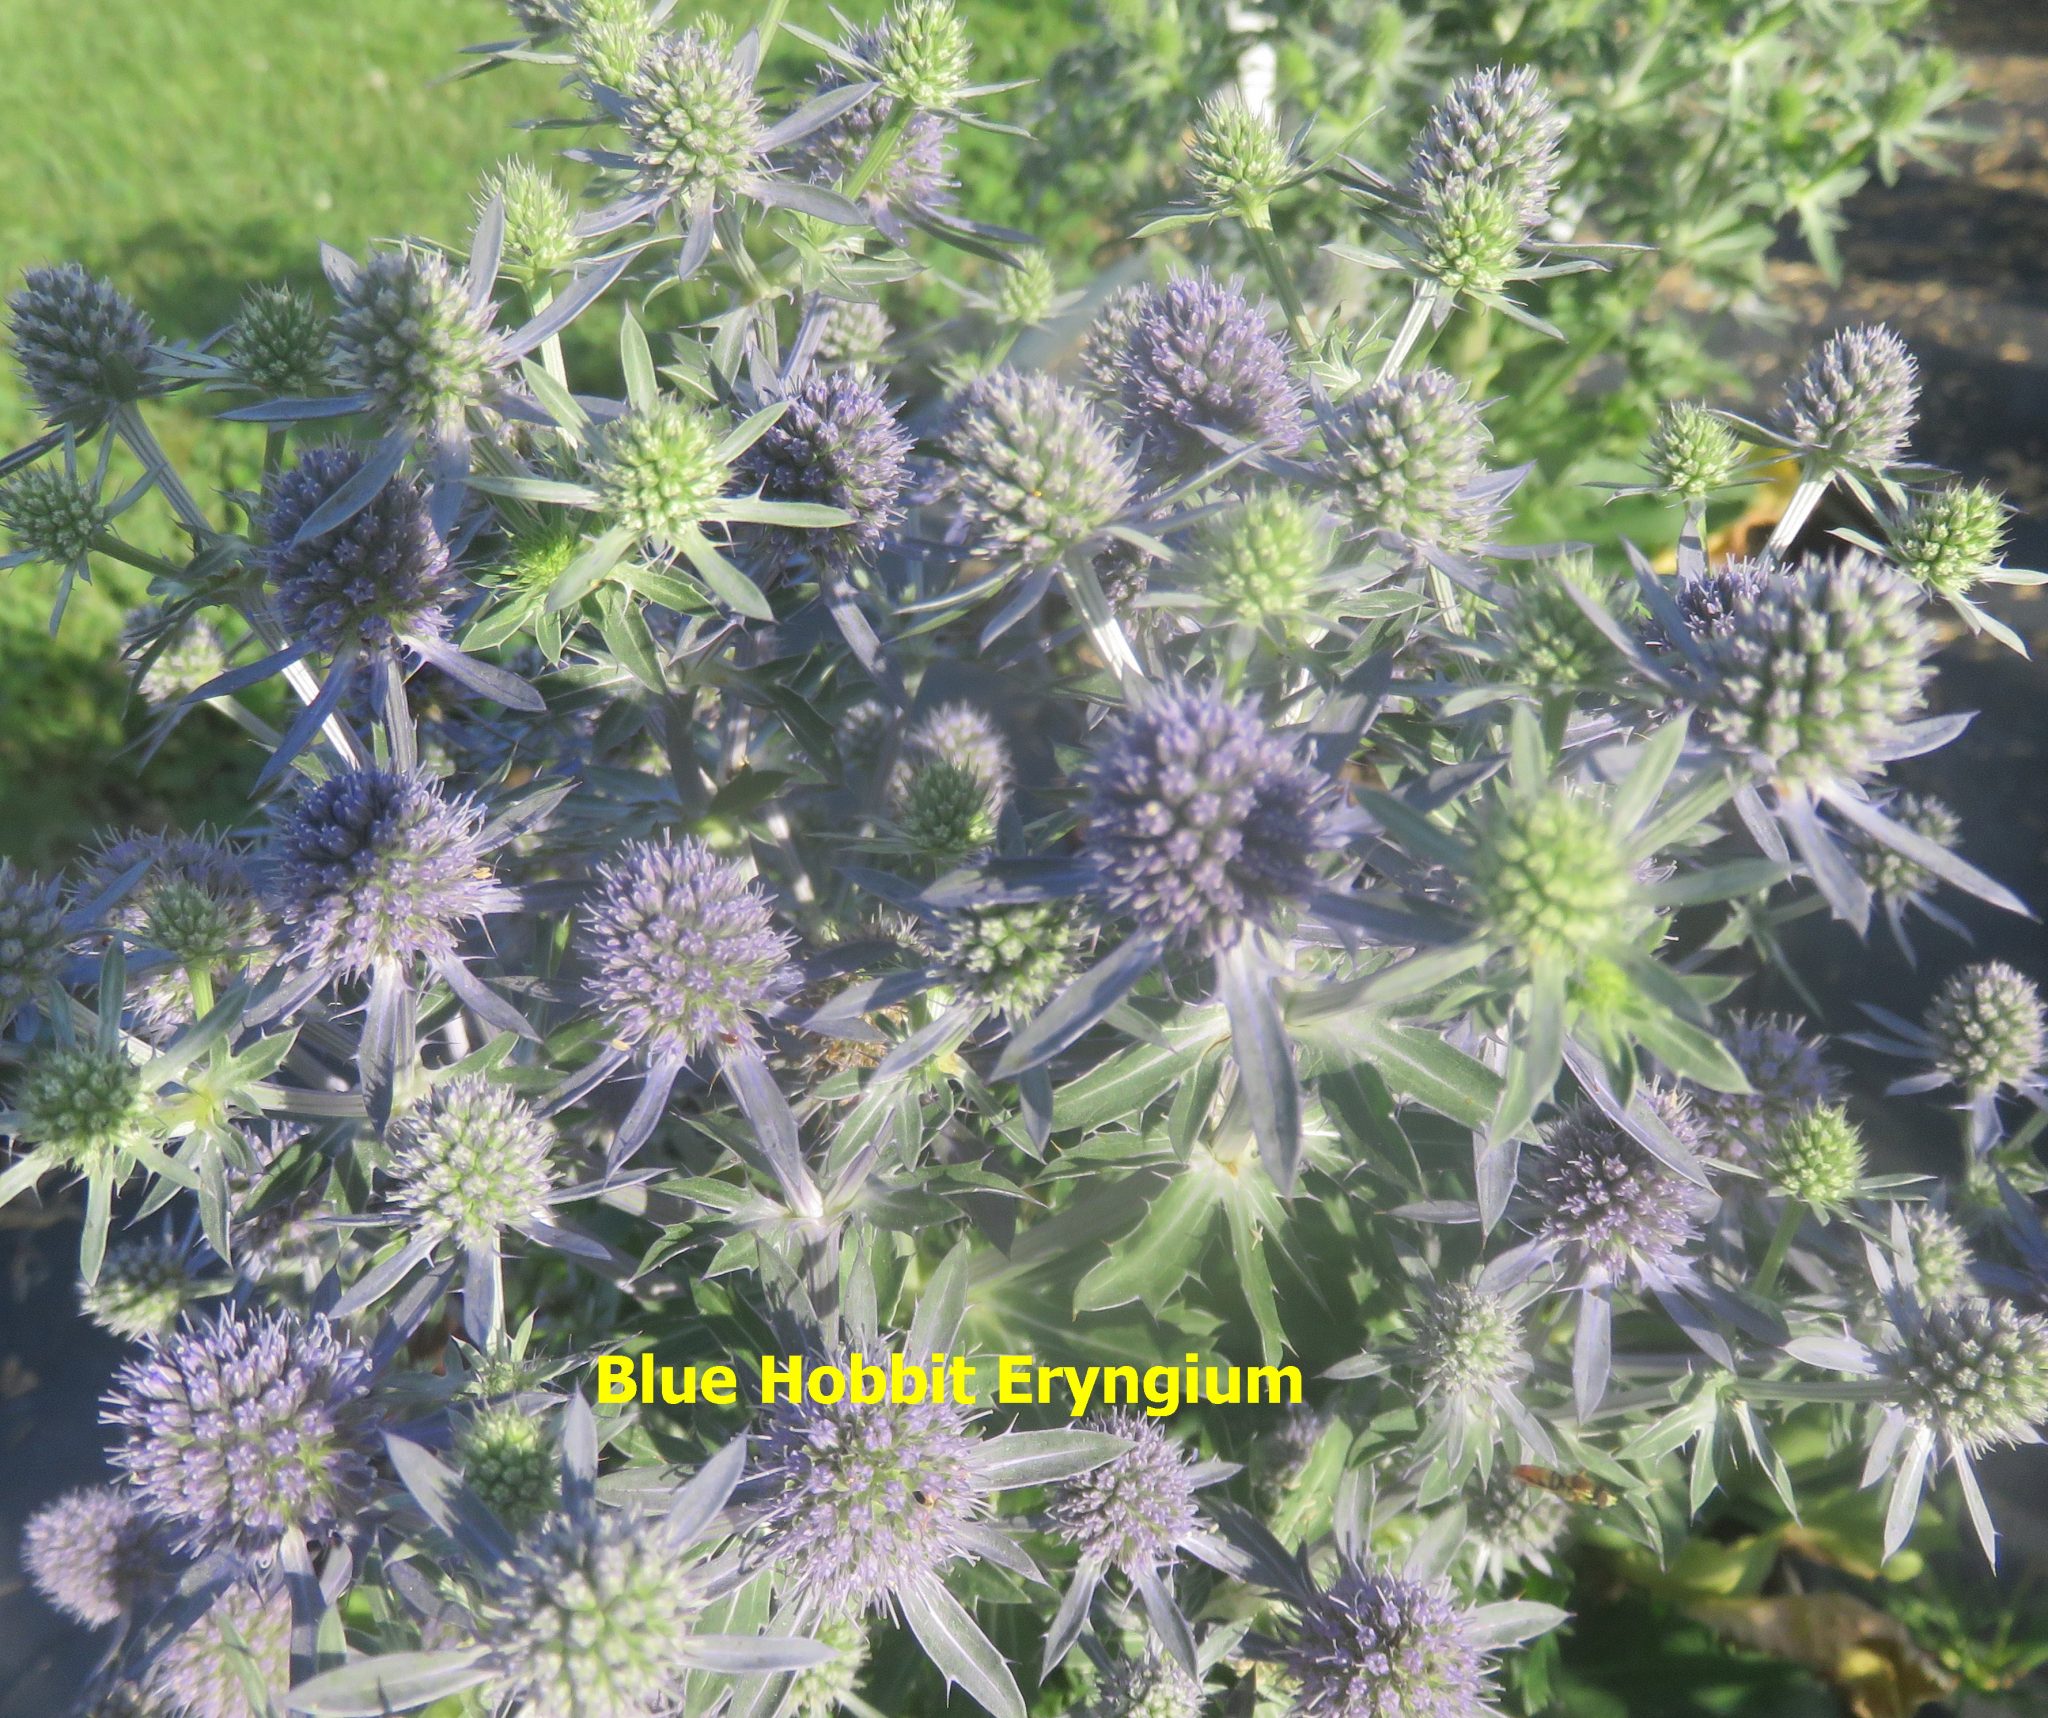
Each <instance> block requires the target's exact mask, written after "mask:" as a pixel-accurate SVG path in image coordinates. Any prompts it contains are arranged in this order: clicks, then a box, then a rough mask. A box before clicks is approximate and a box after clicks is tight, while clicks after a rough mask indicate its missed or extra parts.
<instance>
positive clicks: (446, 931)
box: [276, 769, 513, 972]
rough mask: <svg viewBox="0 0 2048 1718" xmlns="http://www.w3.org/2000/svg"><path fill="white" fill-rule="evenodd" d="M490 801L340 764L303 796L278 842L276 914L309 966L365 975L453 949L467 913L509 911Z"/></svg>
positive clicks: (419, 779) (418, 778) (414, 776)
mask: <svg viewBox="0 0 2048 1718" xmlns="http://www.w3.org/2000/svg"><path fill="white" fill-rule="evenodd" d="M483 827H484V808H483V807H482V806H481V805H479V804H478V803H477V802H476V801H475V800H474V799H472V798H471V797H470V796H469V795H467V794H459V793H446V792H443V791H442V790H441V789H440V788H439V787H437V786H436V785H435V784H434V783H433V782H432V781H431V780H429V779H428V778H427V777H426V776H424V775H421V774H419V773H418V772H416V771H401V770H380V769H359V770H343V771H341V772H340V773H338V774H336V775H333V776H330V777H329V778H328V779H327V780H326V781H324V782H322V783H320V784H319V785H318V786H317V787H314V788H311V789H309V790H308V791H307V793H306V795H305V797H304V798H302V799H301V800H300V801H299V803H298V805H297V806H296V807H295V808H294V809H293V810H292V811H290V812H289V813H287V814H286V815H285V817H284V818H283V820H282V821H281V823H280V825H279V827H278V831H277V840H276V859H277V891H278V911H279V915H280V916H281V917H282V918H283V919H284V921H285V925H286V927H287V935H288V941H289V943H290V945H291V949H292V952H293V953H294V954H295V955H296V956H297V957H298V958H299V959H300V960H302V961H304V962H305V963H306V964H307V965H309V966H313V967H327V968H333V969H336V970H339V971H343V972H364V971H367V970H368V969H369V968H371V967H372V966H375V965H377V964H378V963H380V962H399V963H405V962H410V961H411V960H413V959H414V958H415V957H417V956H421V955H424V956H425V957H426V958H427V959H429V960H431V961H439V960H445V959H446V958H447V957H448V956H450V955H452V954H453V953H454V952H455V941H456V929H457V927H458V926H459V925H461V924H462V923H463V922H464V921H465V920H470V919H477V918H481V917H483V916H484V915H485V914H486V913H494V912H502V911H504V910H505V909H506V908H507V907H509V906H511V905H512V904H513V898H512V896H511V894H510V893H509V891H507V890H505V889H503V888H501V887H499V886H498V885H497V884H495V883H494V882H492V880H491V874H490V870H489V867H488V866H487V865H486V863H485V845H484V841H483Z"/></svg>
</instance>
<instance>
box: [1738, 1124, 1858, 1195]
mask: <svg viewBox="0 0 2048 1718" xmlns="http://www.w3.org/2000/svg"><path fill="white" fill-rule="evenodd" d="M1864 1162H1865V1159H1864V1154H1863V1135H1862V1133H1861V1131H1860V1130H1859V1129H1858V1128H1857V1126H1856V1124H1855V1123H1854V1122H1852V1121H1851V1120H1850V1119H1849V1116H1848V1112H1847V1111H1845V1110H1844V1109H1843V1108H1842V1106H1841V1105H1840V1104H1816V1105H1814V1106H1813V1108H1811V1109H1809V1110H1807V1111H1805V1112H1804V1113H1803V1114H1800V1115H1796V1116H1794V1117H1793V1118H1792V1119H1791V1120H1790V1121H1788V1122H1786V1123H1785V1124H1784V1126H1783V1127H1781V1128H1780V1129H1778V1130H1777V1132H1776V1134H1775V1135H1774V1136H1773V1137H1772V1139H1771V1141H1770V1144H1769V1147H1768V1149H1767V1150H1766V1151H1765V1153H1764V1157H1763V1164H1762V1169H1763V1173H1764V1178H1765V1179H1766V1180H1767V1181H1768V1182H1769V1183H1770V1185H1771V1187H1772V1189H1773V1190H1774V1191H1776V1192H1778V1193H1782V1194H1783V1195H1784V1196H1785V1197H1786V1198H1787V1199H1796V1200H1797V1201H1798V1202H1799V1203H1800V1204H1802V1205H1804V1206H1806V1207H1807V1208H1808V1209H1809V1210H1811V1211H1816V1212H1820V1213H1823V1214H1832V1213H1835V1212H1838V1211H1841V1210H1843V1209H1844V1208H1846V1207H1847V1205H1848V1204H1849V1201H1850V1200H1851V1199H1853V1198H1854V1197H1855V1196H1856V1189H1857V1186H1858V1184H1859V1183H1860V1182H1861V1181H1862V1179H1863V1170H1864Z"/></svg>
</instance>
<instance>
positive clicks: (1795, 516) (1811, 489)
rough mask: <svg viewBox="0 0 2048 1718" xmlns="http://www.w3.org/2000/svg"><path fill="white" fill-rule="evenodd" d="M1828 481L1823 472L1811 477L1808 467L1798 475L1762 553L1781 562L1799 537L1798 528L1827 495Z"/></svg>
mask: <svg viewBox="0 0 2048 1718" xmlns="http://www.w3.org/2000/svg"><path fill="white" fill-rule="evenodd" d="M1827 488H1828V479H1827V474H1826V473H1825V472H1823V473H1822V474H1821V475H1820V476H1818V477H1815V476H1813V475H1812V471H1811V468H1810V467H1807V468H1802V469H1801V471H1800V473H1799V487H1798V488H1797V489H1795V490H1793V491H1792V499H1791V500H1790V501H1788V502H1786V503H1785V514H1784V517H1783V518H1781V519H1780V520H1779V521H1778V523H1777V525H1776V526H1775V527H1773V529H1772V531H1771V540H1770V541H1769V542H1768V543H1766V544H1765V545H1764V553H1765V554H1766V555H1767V556H1769V557H1770V558H1771V559H1773V560H1779V561H1782V560H1783V559H1784V558H1785V551H1786V550H1787V549H1789V548H1791V547H1792V539H1793V538H1794V537H1796V536H1798V535H1799V531H1800V527H1801V526H1803V525H1804V524H1805V523H1806V521H1807V520H1808V519H1809V518H1811V517H1812V516H1813V510H1814V508H1816V507H1818V506H1819V505H1820V498H1821V497H1822V496H1823V495H1825V494H1826V493H1827Z"/></svg>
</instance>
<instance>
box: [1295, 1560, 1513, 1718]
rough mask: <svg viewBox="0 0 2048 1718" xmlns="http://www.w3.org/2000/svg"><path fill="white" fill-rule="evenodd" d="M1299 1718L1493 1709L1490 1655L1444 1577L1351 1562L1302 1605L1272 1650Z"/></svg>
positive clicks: (1431, 1715)
mask: <svg viewBox="0 0 2048 1718" xmlns="http://www.w3.org/2000/svg"><path fill="white" fill-rule="evenodd" d="M1276 1656H1277V1657H1278V1659H1279V1661H1280V1664H1281V1666H1282V1668H1283V1669H1285V1670H1286V1672H1287V1673H1288V1675H1289V1676H1290V1677H1292V1678H1293V1680H1294V1685H1295V1696H1294V1708H1293V1709H1294V1711H1295V1712H1296V1713H1298V1714H1300V1718H1477V1715H1479V1714H1483V1713H1487V1712H1490V1711H1492V1710H1493V1708H1492V1707H1491V1706H1490V1705H1489V1704H1488V1701H1489V1697H1490V1696H1491V1694H1492V1692H1493V1685H1492V1680H1491V1678H1490V1676H1489V1675H1488V1667H1487V1663H1486V1649H1485V1647H1484V1646H1483V1645H1482V1644H1481V1643H1480V1642H1478V1641H1476V1640H1474V1639H1473V1638H1472V1634H1471V1631H1470V1629H1469V1628H1468V1626H1467V1623H1466V1619H1465V1617H1464V1616H1463V1615H1462V1614H1461V1613H1460V1612H1459V1610H1458V1609H1457V1606H1456V1604H1455V1602H1454V1599H1453V1595H1452V1592H1451V1587H1450V1583H1449V1582H1448V1581H1418V1580H1411V1579H1409V1578H1408V1577H1407V1576H1404V1575H1395V1574H1388V1573H1382V1572H1380V1571H1378V1570H1372V1569H1367V1568H1364V1567H1362V1566H1360V1565H1359V1564H1357V1563H1354V1562H1352V1561H1351V1560H1350V1559H1349V1558H1348V1557H1347V1558H1345V1559H1344V1561H1343V1562H1342V1564H1341V1565H1340V1568H1339V1572H1338V1575H1337V1578H1336V1580H1335V1581H1333V1582H1332V1583H1331V1584H1330V1585H1329V1586H1328V1587H1326V1588H1324V1589H1323V1590H1322V1591H1320V1592H1318V1593H1317V1594H1316V1595H1315V1597H1314V1598H1313V1599H1311V1600H1309V1601H1308V1602H1307V1603H1305V1604H1304V1605H1302V1606H1301V1609H1300V1617H1299V1621H1298V1622H1297V1624H1296V1627H1295V1631H1294V1638H1293V1639H1292V1640H1291V1641H1289V1642H1287V1643H1286V1644H1285V1645H1283V1646H1282V1647H1281V1648H1280V1649H1279V1651H1278V1653H1277V1654H1276Z"/></svg>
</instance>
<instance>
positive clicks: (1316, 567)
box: [1195, 489, 1331, 624]
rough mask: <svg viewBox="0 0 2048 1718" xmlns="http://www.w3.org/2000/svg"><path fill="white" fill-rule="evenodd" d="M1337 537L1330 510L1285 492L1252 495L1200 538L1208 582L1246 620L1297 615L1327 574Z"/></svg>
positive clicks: (1199, 557)
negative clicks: (1333, 539) (1333, 533)
mask: <svg viewBox="0 0 2048 1718" xmlns="http://www.w3.org/2000/svg"><path fill="white" fill-rule="evenodd" d="M1330 557H1331V533H1330V529H1329V525H1328V522H1327V520H1326V519H1325V517H1324V514H1323V510H1322V508H1321V507H1319V506H1317V505H1316V504H1314V503H1313V502H1310V501H1308V500H1305V499H1303V498H1302V497H1300V496H1297V495H1296V494H1294V493H1293V492H1292V491H1290V490H1286V489H1261V490H1257V491H1255V492H1254V493H1253V494H1251V495H1248V496H1246V497H1245V498H1244V499H1243V500H1242V501H1240V502H1239V503H1238V504H1237V505H1236V506H1235V507H1233V508H1232V509H1231V510H1230V511H1229V512H1228V513H1226V514H1224V515H1223V516H1222V517H1221V518H1219V519H1215V520H1212V521H1210V522H1209V523H1208V524H1206V525H1204V526H1203V527H1202V528H1201V530H1200V531H1199V533H1198V534H1197V537H1196V542H1195V564H1196V566H1197V567H1198V568H1199V569H1200V576H1201V579H1202V582H1203V583H1204V584H1205V585H1206V586H1208V588H1209V589H1210V590H1211V591H1213V592H1214V593H1215V596H1216V598H1217V600H1218V602H1220V603H1221V604H1222V606H1223V607H1224V608H1225V609H1226V610H1227V611H1229V612H1230V613H1231V614H1233V615H1235V616H1236V617H1237V618H1238V619H1239V620H1243V621H1249V622H1252V623H1253V624H1257V623H1258V622H1261V621H1265V620H1269V619H1272V618H1275V617H1277V616H1281V615H1291V614H1298V613H1300V612H1301V611H1302V610H1303V609H1305V608H1307V607H1308V606H1309V602H1310V599H1311V597H1312V595H1313V593H1314V591H1315V588H1316V582H1317V580H1319V579H1320V578H1321V577H1322V576H1323V574H1324V572H1325V571H1326V570H1328V568H1329V565H1330Z"/></svg>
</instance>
